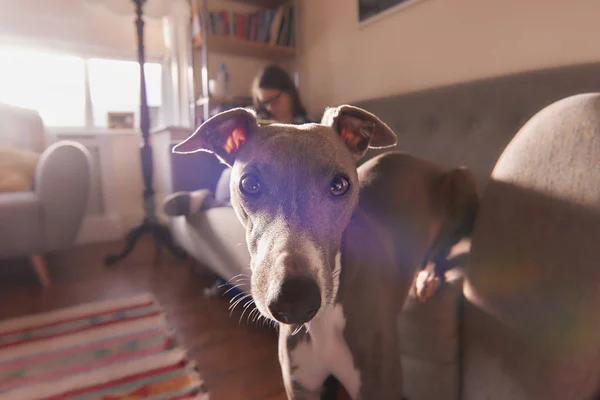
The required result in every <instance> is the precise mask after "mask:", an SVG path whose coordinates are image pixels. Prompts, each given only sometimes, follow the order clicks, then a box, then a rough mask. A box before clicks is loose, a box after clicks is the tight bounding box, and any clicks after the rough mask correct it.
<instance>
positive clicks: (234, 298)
mask: <svg viewBox="0 0 600 400" xmlns="http://www.w3.org/2000/svg"><path fill="white" fill-rule="evenodd" d="M244 294H245V293H244V292H242V293H238V294H236V295H235V296H233V298H232V299H231V300H229V303H233V302H234V301H235V300H236V298H238V297H240V296H243V295H244Z"/></svg>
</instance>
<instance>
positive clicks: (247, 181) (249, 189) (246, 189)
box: [240, 174, 260, 196]
mask: <svg viewBox="0 0 600 400" xmlns="http://www.w3.org/2000/svg"><path fill="white" fill-rule="evenodd" d="M240 190H241V191H242V192H243V193H244V194H246V195H249V196H255V195H257V194H258V193H259V192H260V181H259V180H258V177H257V176H256V175H252V174H247V175H244V176H243V177H242V180H241V181H240Z"/></svg>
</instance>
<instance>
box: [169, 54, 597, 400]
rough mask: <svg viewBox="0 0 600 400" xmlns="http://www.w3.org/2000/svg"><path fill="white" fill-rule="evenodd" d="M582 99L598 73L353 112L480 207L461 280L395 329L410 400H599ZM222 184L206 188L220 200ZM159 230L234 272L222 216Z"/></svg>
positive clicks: (561, 73)
mask: <svg viewBox="0 0 600 400" xmlns="http://www.w3.org/2000/svg"><path fill="white" fill-rule="evenodd" d="M591 92H594V93H600V65H579V66H571V67H564V68H557V69H550V70H543V71H533V72H528V73H522V74H517V75H512V76H506V77H502V78H496V79H490V80H484V81H477V82H470V83H465V84H461V85H455V86H451V87H444V88H438V89H433V90H427V91H423V92H418V93H410V94H404V95H400V96H393V97H389V98H385V99H375V100H369V101H364V102H358V103H355V105H357V106H359V107H363V108H365V109H367V110H369V111H371V112H373V113H375V114H376V115H377V116H379V117H380V118H381V119H382V120H384V121H385V122H386V123H388V124H389V125H390V126H391V127H392V128H393V129H394V130H395V131H396V132H397V134H398V139H399V144H398V148H399V149H401V150H404V151H408V152H411V153H414V154H418V155H421V156H425V157H427V158H430V159H432V160H434V161H436V162H438V163H440V164H442V165H444V166H448V167H451V166H456V165H466V166H467V167H469V168H470V169H471V170H472V171H473V172H474V174H475V176H476V178H477V180H478V183H479V185H480V190H481V193H482V208H481V212H480V215H479V217H478V220H477V223H476V229H475V233H474V237H473V241H472V248H471V249H472V250H471V255H470V262H469V265H468V267H467V268H466V270H465V271H464V275H462V276H458V277H457V278H456V279H454V280H451V281H449V282H448V283H447V284H446V285H445V286H444V288H443V289H442V290H441V291H440V292H439V293H438V294H437V295H436V296H435V297H434V298H432V299H430V300H429V301H427V302H425V303H418V302H416V301H413V300H412V299H409V300H408V301H407V303H406V306H405V312H404V313H403V315H401V316H400V317H399V320H398V327H399V330H400V332H401V334H402V337H403V348H402V358H403V361H404V365H405V370H404V382H405V385H406V391H407V393H406V394H407V397H408V398H410V399H411V400H419V399H467V400H484V399H487V400H496V399H497V400H500V399H502V400H505V399H515V400H521V399H523V400H525V399H527V400H533V399H544V400H550V399H557V400H558V399H561V400H571V399H573V400H575V399H577V400H583V399H594V398H599V396H600V313H598V312H597V307H598V304H600V291H599V290H598V288H599V287H600V268H598V266H599V265H600V264H599V263H598V257H600V252H599V250H598V244H599V243H600V94H587V93H591ZM375 154H377V152H371V154H370V156H371V157H372V156H374V155H375ZM203 157H210V155H207V154H201V155H200V156H199V157H197V158H196V159H195V160H196V162H198V163H199V164H201V163H203V162H207V163H210V162H213V161H205V160H204V159H203ZM367 159H368V158H367ZM175 161H177V160H176V159H175ZM188 162H190V161H188ZM199 168H201V167H199ZM212 168H213V169H212V170H211V169H210V168H205V169H204V171H215V169H214V165H213V166H212ZM201 170H202V169H191V170H190V169H189V168H186V171H187V174H190V173H194V172H191V171H201ZM174 171H175V176H174V178H175V182H177V173H178V172H177V171H178V169H177V166H176V165H175V166H174ZM179 171H181V170H179ZM181 173H182V175H183V174H185V172H181ZM188 178H189V175H188ZM226 178H227V177H226V176H223V177H222V179H221V180H220V181H219V180H218V179H215V183H214V185H212V184H211V185H212V186H211V185H209V187H210V188H211V190H214V191H216V193H217V196H218V197H219V198H221V199H223V200H226V199H227V197H228V190H227V185H226V183H227V179H226ZM188 180H189V179H188ZM194 189H198V187H181V186H179V187H178V186H177V184H176V189H175V190H194ZM170 223H171V228H172V230H173V233H174V235H175V238H176V240H177V241H178V242H179V243H180V244H181V245H182V246H183V247H184V248H185V249H186V250H187V251H188V252H189V253H190V254H191V255H192V256H193V257H195V258H196V259H197V260H198V261H199V262H201V263H202V264H204V265H206V266H208V267H210V268H211V269H213V270H214V271H215V272H217V273H218V274H219V275H220V276H221V277H223V278H224V279H230V278H232V277H234V276H235V275H237V274H239V273H240V272H242V271H244V270H245V269H246V268H247V266H248V264H249V256H248V252H247V249H246V247H245V242H244V232H243V229H242V228H241V225H240V224H239V222H238V221H237V219H236V217H235V214H234V212H233V210H232V209H231V208H229V207H214V208H209V209H208V210H205V211H202V212H199V213H196V214H194V215H192V216H188V217H184V216H180V217H174V218H172V219H171V222H170Z"/></svg>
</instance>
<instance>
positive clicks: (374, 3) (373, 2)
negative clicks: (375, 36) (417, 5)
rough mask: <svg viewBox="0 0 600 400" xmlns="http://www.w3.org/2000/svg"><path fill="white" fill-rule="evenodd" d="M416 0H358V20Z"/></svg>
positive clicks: (360, 20)
mask: <svg viewBox="0 0 600 400" xmlns="http://www.w3.org/2000/svg"><path fill="white" fill-rule="evenodd" d="M415 1H418V0H358V21H359V22H363V21H365V20H367V19H371V18H373V17H375V16H377V15H381V14H383V13H386V12H388V11H390V10H392V9H394V8H397V7H399V6H403V5H408V4H409V3H414V2H415Z"/></svg>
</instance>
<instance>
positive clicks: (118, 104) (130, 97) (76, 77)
mask: <svg viewBox="0 0 600 400" xmlns="http://www.w3.org/2000/svg"><path fill="white" fill-rule="evenodd" d="M0 65H1V67H0V70H1V73H0V101H1V102H4V103H8V104H12V105H16V106H20V107H25V108H31V109H35V110H38V112H39V113H40V115H41V117H42V118H43V120H44V123H45V124H46V125H47V126H51V127H83V126H93V127H100V128H103V127H107V113H108V112H111V111H116V112H123V111H132V112H134V113H135V123H136V126H138V127H139V120H140V117H139V107H140V75H139V64H138V63H137V62H136V61H125V60H113V59H105V58H90V59H84V58H82V57H76V56H71V55H63V54H53V53H51V52H45V51H39V50H32V49H23V48H16V47H7V46H4V47H2V46H0ZM86 69H87V75H88V79H87V80H86ZM144 71H145V75H146V91H147V99H148V106H149V107H150V117H151V123H152V125H155V124H156V123H157V122H158V121H157V120H156V119H158V118H159V115H158V111H159V109H160V106H161V103H162V99H161V97H162V90H161V89H162V87H161V82H162V81H161V65H160V64H158V63H146V64H145V66H144ZM86 87H87V89H88V90H89V94H90V100H91V104H89V105H88V104H87V103H86V102H87V99H86ZM88 106H89V107H91V114H92V115H91V117H92V120H91V121H86V108H87V107H88Z"/></svg>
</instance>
